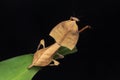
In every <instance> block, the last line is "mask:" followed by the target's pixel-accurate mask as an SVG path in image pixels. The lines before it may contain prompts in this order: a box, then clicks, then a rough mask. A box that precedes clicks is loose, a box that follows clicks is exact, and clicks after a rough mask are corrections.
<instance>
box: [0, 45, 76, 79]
mask: <svg viewBox="0 0 120 80" xmlns="http://www.w3.org/2000/svg"><path fill="white" fill-rule="evenodd" d="M76 51H77V49H76V48H74V49H73V50H69V49H67V48H65V47H61V48H60V49H59V50H58V53H60V54H62V55H68V54H72V53H75V52H76ZM32 59H33V54H26V55H21V56H17V57H13V58H10V59H7V60H4V61H1V62H0V80H31V79H32V77H33V76H34V75H35V74H36V73H37V72H38V71H39V70H41V69H42V68H40V67H32V68H31V69H28V66H29V65H30V64H31V62H32Z"/></svg>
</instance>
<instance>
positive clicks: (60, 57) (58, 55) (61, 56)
mask: <svg viewBox="0 0 120 80" xmlns="http://www.w3.org/2000/svg"><path fill="white" fill-rule="evenodd" d="M56 54H57V58H56V59H63V58H64V56H63V55H62V54H59V53H56Z"/></svg>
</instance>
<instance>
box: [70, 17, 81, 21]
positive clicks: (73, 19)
mask: <svg viewBox="0 0 120 80" xmlns="http://www.w3.org/2000/svg"><path fill="white" fill-rule="evenodd" d="M70 20H71V21H80V20H79V19H78V18H76V17H72V16H71V17H70Z"/></svg>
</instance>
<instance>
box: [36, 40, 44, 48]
mask: <svg viewBox="0 0 120 80" xmlns="http://www.w3.org/2000/svg"><path fill="white" fill-rule="evenodd" d="M41 45H42V46H43V48H45V40H44V39H42V40H40V43H39V45H38V47H37V50H39V48H40V46H41Z"/></svg>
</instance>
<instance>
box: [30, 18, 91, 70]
mask: <svg viewBox="0 0 120 80" xmlns="http://www.w3.org/2000/svg"><path fill="white" fill-rule="evenodd" d="M76 21H79V19H78V18H76V17H71V18H70V20H66V21H62V22H60V23H59V24H58V25H56V26H55V27H54V28H53V29H52V31H51V32H50V34H49V35H50V36H51V37H53V38H54V39H55V43H54V44H52V45H50V46H48V47H45V41H44V39H42V40H41V41H40V44H39V45H38V48H37V51H36V52H35V54H34V58H33V62H32V64H31V65H30V66H29V67H28V68H31V67H33V66H41V67H43V66H58V65H59V64H60V63H59V62H58V61H57V60H55V59H53V57H54V55H55V54H57V55H58V56H59V58H64V56H63V55H61V54H59V53H57V50H58V49H59V48H60V47H61V46H64V47H67V48H68V49H70V50H72V49H73V48H74V47H75V46H76V44H77V41H78V38H79V33H81V32H82V31H84V30H85V29H87V28H90V26H85V27H83V28H82V29H80V30H78V26H77V24H76ZM41 45H42V46H43V48H42V49H39V48H40V46H41ZM52 61H53V63H51V62H52Z"/></svg>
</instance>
